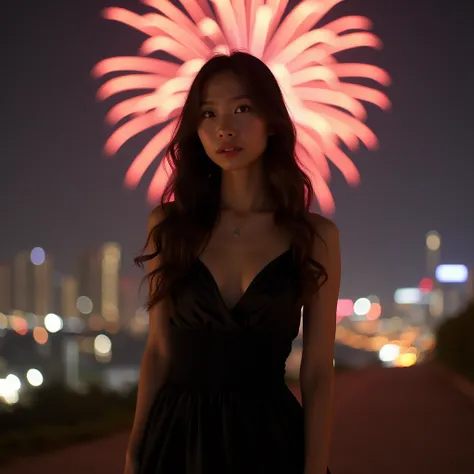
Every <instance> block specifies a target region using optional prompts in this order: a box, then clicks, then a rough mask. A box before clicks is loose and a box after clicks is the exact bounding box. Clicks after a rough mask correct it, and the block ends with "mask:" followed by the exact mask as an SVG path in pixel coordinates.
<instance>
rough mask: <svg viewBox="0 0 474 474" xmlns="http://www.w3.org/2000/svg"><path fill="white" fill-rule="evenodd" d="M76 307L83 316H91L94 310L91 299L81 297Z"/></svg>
mask: <svg viewBox="0 0 474 474" xmlns="http://www.w3.org/2000/svg"><path fill="white" fill-rule="evenodd" d="M76 307H77V309H78V310H79V311H80V312H81V313H82V314H90V313H92V310H93V309H94V304H93V303H92V300H91V299H90V298H89V297H87V296H79V298H77V302H76Z"/></svg>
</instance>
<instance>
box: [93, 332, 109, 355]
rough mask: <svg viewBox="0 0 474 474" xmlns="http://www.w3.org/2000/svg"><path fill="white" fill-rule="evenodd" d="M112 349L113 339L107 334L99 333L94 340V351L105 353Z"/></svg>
mask: <svg viewBox="0 0 474 474" xmlns="http://www.w3.org/2000/svg"><path fill="white" fill-rule="evenodd" d="M111 350H112V341H111V340H110V338H109V337H108V336H106V335H105V334H99V335H98V336H97V337H96V338H95V340H94V351H95V352H96V353H97V354H100V355H105V354H108V353H109V352H110V351H111Z"/></svg>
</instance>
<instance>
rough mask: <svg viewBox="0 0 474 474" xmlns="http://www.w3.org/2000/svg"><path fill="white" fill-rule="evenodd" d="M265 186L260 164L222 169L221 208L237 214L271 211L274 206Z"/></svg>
mask: <svg viewBox="0 0 474 474" xmlns="http://www.w3.org/2000/svg"><path fill="white" fill-rule="evenodd" d="M264 188H265V186H264V179H263V172H262V169H261V167H259V166H256V167H254V168H252V169H250V167H248V168H245V169H241V170H235V171H222V182H221V209H222V210H231V211H233V212H235V213H236V214H248V213H250V212H265V211H270V210H272V206H271V203H270V202H269V199H268V197H267V196H266V194H265V191H264Z"/></svg>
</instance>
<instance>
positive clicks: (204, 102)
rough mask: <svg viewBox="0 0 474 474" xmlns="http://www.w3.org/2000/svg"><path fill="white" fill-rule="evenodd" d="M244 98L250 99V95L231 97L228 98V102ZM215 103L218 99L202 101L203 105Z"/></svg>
mask: <svg viewBox="0 0 474 474" xmlns="http://www.w3.org/2000/svg"><path fill="white" fill-rule="evenodd" d="M242 99H250V97H249V95H248V94H241V95H238V96H236V97H231V98H230V99H228V100H227V102H235V101H237V100H242ZM215 103H216V101H213V100H203V101H202V102H201V106H203V105H210V104H215Z"/></svg>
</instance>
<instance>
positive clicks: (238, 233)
mask: <svg viewBox="0 0 474 474" xmlns="http://www.w3.org/2000/svg"><path fill="white" fill-rule="evenodd" d="M247 219H248V216H247V217H246V218H245V220H244V221H243V222H242V225H240V226H238V227H236V228H235V229H234V232H232V234H233V236H234V237H240V231H241V230H242V229H243V227H244V225H245V223H246V222H247Z"/></svg>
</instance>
